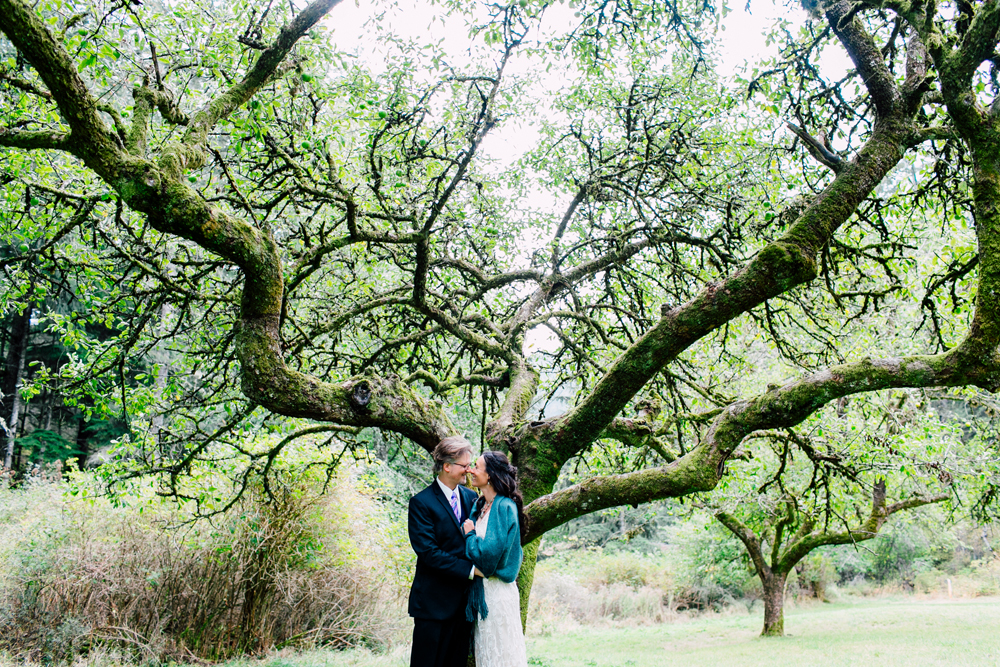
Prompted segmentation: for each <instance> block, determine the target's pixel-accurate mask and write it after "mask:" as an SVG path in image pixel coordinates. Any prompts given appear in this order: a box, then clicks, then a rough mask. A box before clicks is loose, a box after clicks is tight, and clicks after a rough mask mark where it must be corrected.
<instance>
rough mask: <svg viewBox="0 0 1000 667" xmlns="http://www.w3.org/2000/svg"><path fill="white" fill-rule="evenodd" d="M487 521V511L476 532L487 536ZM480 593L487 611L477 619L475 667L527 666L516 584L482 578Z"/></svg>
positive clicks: (492, 578)
mask: <svg viewBox="0 0 1000 667" xmlns="http://www.w3.org/2000/svg"><path fill="white" fill-rule="evenodd" d="M489 521H490V513H489V510H487V511H486V512H484V513H483V515H482V516H480V517H479V520H478V521H476V535H478V536H479V537H486V526H487V525H488V524H489ZM483 593H484V594H485V596H486V607H487V609H488V610H489V611H488V613H487V615H486V618H480V619H479V620H478V621H477V622H476V630H475V647H476V667H527V664H528V656H527V653H526V652H525V649H524V634H523V633H522V632H521V596H520V594H519V593H518V591H517V584H516V583H514V582H511V583H509V584H508V583H505V582H503V581H500V580H499V579H497V578H496V577H490V578H489V579H486V580H484V581H483Z"/></svg>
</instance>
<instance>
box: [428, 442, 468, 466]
mask: <svg viewBox="0 0 1000 667" xmlns="http://www.w3.org/2000/svg"><path fill="white" fill-rule="evenodd" d="M463 452H468V453H469V456H470V457H471V456H472V445H470V444H469V441H468V440H466V439H465V438H463V437H462V436H460V435H452V436H449V437H447V438H444V439H443V440H442V441H441V442H439V443H438V444H437V447H435V448H434V451H433V452H431V456H433V457H434V474H435V475H436V474H438V473H439V472H441V470H443V469H444V464H445V463H454V462H455V461H457V460H458V457H459V456H461V455H462V453H463Z"/></svg>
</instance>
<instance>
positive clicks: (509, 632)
mask: <svg viewBox="0 0 1000 667" xmlns="http://www.w3.org/2000/svg"><path fill="white" fill-rule="evenodd" d="M431 455H432V456H433V458H434V472H435V474H436V475H437V479H435V480H434V481H433V482H432V483H431V485H430V486H428V487H427V488H426V489H424V490H423V491H421V492H420V493H418V494H417V495H415V496H413V497H412V498H411V499H410V512H409V529H410V544H411V545H412V546H413V551H415V552H416V554H417V569H416V574H415V575H414V577H413V586H412V587H411V588H410V604H409V613H410V616H412V617H413V648H412V650H411V653H410V666H411V667H466V665H467V664H468V657H469V641H470V639H471V638H472V637H473V635H474V642H473V643H474V649H475V655H476V665H477V667H526V665H527V664H528V659H527V656H526V654H525V649H524V635H523V634H522V632H521V611H520V595H519V594H518V590H517V584H515V583H514V580H515V579H517V573H518V570H520V568H521V531H522V530H523V528H524V513H523V511H522V500H521V492H520V491H518V489H517V481H516V477H515V475H516V473H517V469H516V468H514V466H512V465H510V462H509V461H508V460H507V457H506V456H504V455H503V454H501V453H500V452H492V451H487V452H485V453H483V455H482V456H480V457H479V458H478V459H475V460H474V459H473V455H472V447H471V445H469V443H468V442H467V441H466V440H465V439H464V438H459V437H451V438H445V439H444V440H442V441H441V442H439V443H438V445H437V447H435V448H434V451H433V452H432V454H431ZM467 475H468V476H469V480H470V482H471V484H472V486H475V487H477V488H478V489H479V491H480V495H479V496H478V497H477V495H476V493H475V492H473V491H471V490H470V489H467V488H465V486H463V482H465V479H466V476H467Z"/></svg>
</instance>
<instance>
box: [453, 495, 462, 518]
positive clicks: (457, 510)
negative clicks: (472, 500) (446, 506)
mask: <svg viewBox="0 0 1000 667" xmlns="http://www.w3.org/2000/svg"><path fill="white" fill-rule="evenodd" d="M451 511H452V512H454V513H455V518H456V519H457V520H458V521H461V520H462V509H461V508H460V507H459V506H458V491H457V490H454V489H453V490H452V492H451Z"/></svg>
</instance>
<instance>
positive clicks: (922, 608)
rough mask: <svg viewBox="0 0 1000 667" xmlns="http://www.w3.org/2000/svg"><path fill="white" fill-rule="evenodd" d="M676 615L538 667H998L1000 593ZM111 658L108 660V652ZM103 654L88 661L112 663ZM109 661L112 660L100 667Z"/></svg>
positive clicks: (354, 659) (299, 660)
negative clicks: (768, 618) (774, 616)
mask: <svg viewBox="0 0 1000 667" xmlns="http://www.w3.org/2000/svg"><path fill="white" fill-rule="evenodd" d="M736 609H737V608H731V609H730V610H728V611H727V612H724V613H722V614H705V615H701V616H696V617H684V616H681V617H678V618H677V619H676V620H674V621H672V622H667V623H661V624H655V625H643V626H635V627H612V626H604V627H600V626H597V627H595V626H579V627H578V628H575V629H571V630H565V631H560V632H553V633H551V634H550V635H549V636H544V637H532V636H530V635H529V638H528V663H529V665H532V666H535V667H581V666H584V667H591V666H592V667H662V666H664V665H685V666H687V667H695V666H698V665H705V666H715V665H724V666H725V667H740V666H751V665H796V666H799V665H871V666H873V667H874V666H876V665H877V666H878V667H885V666H892V665H900V666H905V667H916V666H921V667H923V666H924V665H948V666H955V665H998V664H1000V598H972V599H955V600H950V599H931V598H914V597H895V598H880V599H875V600H866V601H860V602H838V603H833V604H819V603H816V604H810V605H803V606H797V607H795V608H790V609H788V610H787V611H786V620H785V627H786V631H787V633H788V634H787V635H786V636H785V637H781V638H768V639H763V638H761V637H759V636H758V635H759V633H760V623H761V610H760V608H759V607H754V609H753V610H752V612H750V613H747V612H746V611H745V610H744V609H743V608H739V611H737V610H736ZM108 658H110V656H109V657H108ZM108 658H106V661H101V660H97V659H95V661H94V662H91V663H90V664H89V665H87V667H112V664H113V662H112V661H111V660H110V659H108ZM102 662H104V664H101V663H102ZM406 664H408V660H407V654H406V650H405V647H402V646H401V647H398V648H397V649H396V650H394V651H392V652H391V653H390V654H385V655H376V654H373V653H371V652H368V651H365V650H349V651H310V652H306V653H293V652H279V653H275V654H271V655H269V656H266V657H264V658H261V659H249V660H238V661H232V662H228V663H225V667H404V666H405V665H406Z"/></svg>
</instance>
